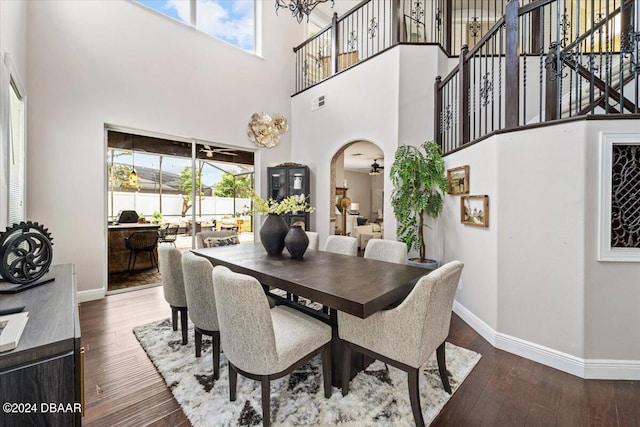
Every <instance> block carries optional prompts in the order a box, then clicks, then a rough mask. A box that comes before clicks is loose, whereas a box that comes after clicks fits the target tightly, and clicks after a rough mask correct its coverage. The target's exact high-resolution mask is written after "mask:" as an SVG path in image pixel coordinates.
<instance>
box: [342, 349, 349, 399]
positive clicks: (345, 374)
mask: <svg viewBox="0 0 640 427" xmlns="http://www.w3.org/2000/svg"><path fill="white" fill-rule="evenodd" d="M342 347H343V349H342V395H343V396H346V395H347V394H349V377H350V376H351V346H350V345H349V343H348V342H347V341H342Z"/></svg>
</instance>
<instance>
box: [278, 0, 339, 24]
mask: <svg viewBox="0 0 640 427" xmlns="http://www.w3.org/2000/svg"><path fill="white" fill-rule="evenodd" d="M327 1H329V0H288V1H287V0H276V14H277V13H278V10H279V9H289V10H290V11H291V14H292V15H293V16H294V17H295V18H296V19H297V20H298V24H299V23H300V22H302V19H303V18H304V16H305V15H307V22H309V15H310V14H311V11H312V10H313V9H315V7H316V6H317V5H319V4H320V3H326V2H327ZM334 4H335V0H331V7H333V6H334Z"/></svg>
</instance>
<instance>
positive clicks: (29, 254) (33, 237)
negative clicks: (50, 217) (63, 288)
mask: <svg viewBox="0 0 640 427" xmlns="http://www.w3.org/2000/svg"><path fill="white" fill-rule="evenodd" d="M52 240H53V239H52V237H51V234H49V230H47V229H46V228H44V227H43V226H41V225H40V224H38V223H37V222H31V221H27V222H21V223H20V224H13V226H11V227H7V229H6V231H4V232H3V233H0V259H1V262H0V275H1V276H2V279H3V280H6V281H8V282H11V283H16V284H21V285H24V284H28V283H32V282H35V281H37V280H38V279H40V278H41V277H42V276H44V275H45V274H46V273H47V272H48V271H49V267H50V266H51V261H52V260H53V249H52V245H53V243H52Z"/></svg>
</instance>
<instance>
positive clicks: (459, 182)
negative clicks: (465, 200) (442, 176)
mask: <svg viewBox="0 0 640 427" xmlns="http://www.w3.org/2000/svg"><path fill="white" fill-rule="evenodd" d="M447 192H448V193H449V194H469V166H460V167H457V168H453V169H447Z"/></svg>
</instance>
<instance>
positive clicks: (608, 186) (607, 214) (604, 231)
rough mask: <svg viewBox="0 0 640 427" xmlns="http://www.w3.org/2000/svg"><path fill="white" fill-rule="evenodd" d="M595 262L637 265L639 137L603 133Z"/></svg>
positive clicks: (639, 236)
mask: <svg viewBox="0 0 640 427" xmlns="http://www.w3.org/2000/svg"><path fill="white" fill-rule="evenodd" d="M600 167H601V169H600V190H601V191H600V211H599V220H598V227H599V232H598V261H628V262H640V204H639V203H638V194H637V193H638V188H640V134H637V133H634V134H626V133H602V134H601V143H600Z"/></svg>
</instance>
